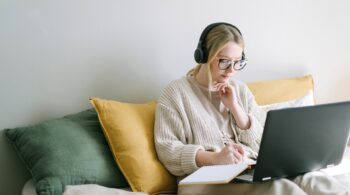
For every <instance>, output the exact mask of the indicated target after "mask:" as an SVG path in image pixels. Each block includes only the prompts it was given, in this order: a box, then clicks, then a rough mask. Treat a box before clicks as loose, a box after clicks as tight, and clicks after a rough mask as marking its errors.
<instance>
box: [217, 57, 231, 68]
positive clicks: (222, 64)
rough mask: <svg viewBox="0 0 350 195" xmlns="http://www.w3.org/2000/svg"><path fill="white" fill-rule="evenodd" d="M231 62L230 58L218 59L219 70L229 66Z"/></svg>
mask: <svg viewBox="0 0 350 195" xmlns="http://www.w3.org/2000/svg"><path fill="white" fill-rule="evenodd" d="M231 64H232V62H231V60H227V59H219V69H220V70H226V69H228V68H229V67H230V66H231Z"/></svg>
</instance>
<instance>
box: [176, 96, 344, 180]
mask: <svg viewBox="0 0 350 195" xmlns="http://www.w3.org/2000/svg"><path fill="white" fill-rule="evenodd" d="M349 131H350V101H346V102H336V103H328V104H319V105H314V106H305V107H297V108H285V109H279V110H271V111H269V112H268V113H267V117H266V121H265V126H264V132H263V135H262V139H261V144H260V150H259V154H258V158H257V160H256V165H255V167H254V169H253V170H250V171H247V168H248V167H249V166H248V164H247V163H239V164H233V165H226V166H223V165H215V166H209V167H210V168H208V167H202V168H203V169H202V168H200V169H198V170H197V171H195V172H194V173H192V174H191V175H189V176H188V177H186V178H185V179H183V180H181V181H180V182H179V185H189V184H219V183H228V182H230V181H232V180H233V179H234V178H235V179H236V180H239V181H245V182H253V183H255V182H262V181H267V180H271V179H277V178H283V177H294V176H297V175H299V174H303V173H306V172H309V171H314V170H319V169H322V168H327V167H332V166H335V165H337V164H339V163H340V161H341V160H342V157H343V154H344V152H345V148H346V144H347V141H348V138H349ZM219 170H220V171H219ZM197 172H200V174H198V173H197ZM242 172H245V173H244V174H241V173H242ZM197 174H198V175H199V176H200V177H199V176H198V175H197ZM193 175H195V176H193ZM214 176H215V177H214ZM199 181H200V182H199Z"/></svg>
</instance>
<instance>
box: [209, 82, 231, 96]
mask: <svg viewBox="0 0 350 195" xmlns="http://www.w3.org/2000/svg"><path fill="white" fill-rule="evenodd" d="M213 87H214V89H216V90H217V91H219V92H220V94H221V93H222V94H225V93H226V92H227V90H229V86H228V84H227V83H216V84H214V86H213Z"/></svg>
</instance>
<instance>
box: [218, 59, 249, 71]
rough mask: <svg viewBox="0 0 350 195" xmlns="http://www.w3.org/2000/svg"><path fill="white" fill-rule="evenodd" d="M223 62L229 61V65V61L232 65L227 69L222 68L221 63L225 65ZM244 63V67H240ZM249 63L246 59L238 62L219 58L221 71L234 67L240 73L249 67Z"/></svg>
mask: <svg viewBox="0 0 350 195" xmlns="http://www.w3.org/2000/svg"><path fill="white" fill-rule="evenodd" d="M223 60H225V61H227V63H228V61H229V62H230V64H229V65H228V66H227V67H225V68H222V66H220V64H221V63H224V62H222V61H223ZM242 63H243V64H244V65H243V66H241V65H240V64H242ZM247 63H248V60H246V59H245V58H242V59H240V60H237V61H234V60H229V59H225V58H218V68H219V69H220V70H227V69H229V68H231V66H233V69H234V70H236V71H239V70H242V69H243V68H244V67H245V66H246V65H247ZM237 64H238V65H240V66H238V67H239V68H237Z"/></svg>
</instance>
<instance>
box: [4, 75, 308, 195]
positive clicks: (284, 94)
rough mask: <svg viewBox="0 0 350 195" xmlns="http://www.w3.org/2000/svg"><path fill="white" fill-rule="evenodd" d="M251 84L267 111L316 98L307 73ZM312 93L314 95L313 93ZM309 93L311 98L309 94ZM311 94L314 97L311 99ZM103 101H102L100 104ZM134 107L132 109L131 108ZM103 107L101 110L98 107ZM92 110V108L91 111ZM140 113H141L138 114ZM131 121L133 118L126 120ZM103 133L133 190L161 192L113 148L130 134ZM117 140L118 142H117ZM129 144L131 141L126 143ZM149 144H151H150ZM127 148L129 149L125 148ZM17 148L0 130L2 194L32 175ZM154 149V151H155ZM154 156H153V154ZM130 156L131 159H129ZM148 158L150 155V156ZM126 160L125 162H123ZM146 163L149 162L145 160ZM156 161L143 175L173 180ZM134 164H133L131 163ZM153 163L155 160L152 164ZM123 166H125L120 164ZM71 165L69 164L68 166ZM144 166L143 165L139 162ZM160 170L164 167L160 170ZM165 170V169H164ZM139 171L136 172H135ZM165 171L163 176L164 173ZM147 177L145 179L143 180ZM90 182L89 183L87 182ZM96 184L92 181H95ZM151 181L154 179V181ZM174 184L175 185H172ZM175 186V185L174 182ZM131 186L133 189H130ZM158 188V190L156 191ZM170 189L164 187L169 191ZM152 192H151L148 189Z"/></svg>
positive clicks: (97, 102)
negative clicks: (115, 138)
mask: <svg viewBox="0 0 350 195" xmlns="http://www.w3.org/2000/svg"><path fill="white" fill-rule="evenodd" d="M248 87H249V88H250V90H251V91H252V93H253V94H254V96H255V98H256V101H257V103H258V104H259V105H261V107H262V108H263V109H265V110H269V109H275V108H281V107H287V106H303V105H305V104H310V101H311V102H312V103H314V97H313V93H312V92H313V90H314V83H313V78H312V76H311V75H306V76H301V77H296V78H287V79H280V80H269V81H257V82H252V83H248ZM310 94H311V95H310ZM306 96H308V97H306ZM310 97H311V100H310ZM101 101H102V103H101ZM91 103H92V104H93V105H94V108H95V109H96V110H97V112H98V113H99V111H100V112H106V111H105V110H103V109H105V108H106V107H109V106H111V107H113V106H115V107H116V108H117V109H118V110H121V109H125V110H127V112H130V113H135V106H134V105H129V104H127V105H125V104H124V103H120V102H114V101H112V100H103V99H99V98H92V99H91ZM154 105H155V102H151V103H148V104H140V105H137V106H141V107H140V108H139V107H137V108H136V110H137V109H141V110H147V109H148V110H150V113H152V112H153V111H154V110H153V109H154ZM130 106H131V109H130ZM99 109H100V110H99ZM90 111H91V110H90ZM137 116H138V115H137ZM99 120H100V121H101V125H102V127H103V129H106V128H116V127H114V126H113V124H110V123H107V122H103V120H105V121H108V120H110V119H108V116H107V118H106V116H103V115H102V114H101V113H99ZM118 120H119V121H118V127H117V128H122V127H120V126H119V124H120V123H121V122H123V120H124V121H125V117H124V118H123V117H121V118H119V119H118ZM127 120H128V121H129V120H132V119H130V118H128V119H127ZM140 120H150V121H151V120H154V119H152V118H147V119H144V118H142V119H140ZM137 122H138V121H134V122H131V123H137ZM152 124H153V123H149V124H148V123H147V124H146V125H148V126H151V125H152ZM104 135H105V136H106V137H107V138H108V144H109V147H110V149H111V151H112V155H111V156H113V158H114V159H115V160H116V163H117V165H119V168H121V172H122V173H123V174H124V176H126V180H127V182H129V184H130V183H131V185H130V187H131V189H132V190H134V191H143V189H147V190H151V191H152V190H153V192H152V193H154V192H159V189H153V188H142V185H146V184H147V185H150V183H146V184H142V185H141V184H140V185H139V186H141V187H137V185H136V184H135V185H133V184H132V183H134V182H136V183H137V182H141V183H142V182H143V181H137V180H135V181H134V180H133V178H131V177H133V176H134V175H132V174H135V173H129V172H128V171H129V170H127V169H128V166H129V165H123V163H124V164H129V163H128V161H130V162H132V160H133V159H132V158H131V159H130V156H128V155H126V156H118V155H119V153H125V152H119V153H118V151H115V150H118V149H120V145H119V146H118V147H119V148H114V146H113V141H114V142H115V140H113V136H119V137H120V136H128V135H129V133H127V134H118V135H114V134H112V133H111V132H104ZM146 141H147V140H139V141H138V142H140V143H143V142H146ZM117 142H118V141H117ZM126 144H128V143H126ZM148 144H149V143H148ZM124 146H125V144H124V145H123V147H124ZM145 147H146V149H145V148H141V149H143V150H148V149H147V147H151V149H152V146H148V145H146V146H145ZM127 149H128V148H126V150H125V151H128V150H127ZM17 150H18V148H17V149H15V147H13V146H11V144H10V142H9V139H7V138H6V136H5V131H4V130H1V131H0V177H1V179H0V181H1V182H0V194H9V195H17V194H18V195H19V194H21V192H22V189H23V186H24V184H25V183H26V182H27V181H28V180H30V179H31V178H32V175H31V173H30V172H29V171H28V168H27V167H28V165H27V167H25V166H24V164H23V162H22V161H23V160H21V158H20V157H19V156H18V155H17V152H18V151H17ZM153 152H154V151H153ZM152 155H153V156H152ZM152 155H151V157H149V158H152V160H153V161H154V162H156V161H157V158H156V156H155V157H154V154H152ZM127 157H128V158H127ZM147 158H148V157H147ZM110 160H111V161H113V159H112V158H111V159H110ZM122 161H124V162H122ZM143 163H144V164H147V162H143ZM156 163H157V166H158V167H157V168H155V169H154V170H155V171H153V172H152V173H147V171H146V172H145V173H143V175H147V174H149V175H152V174H153V173H154V172H157V171H159V172H161V171H163V172H162V173H160V175H157V174H155V176H157V177H161V178H160V180H164V179H162V178H166V179H165V180H167V182H174V181H175V180H172V179H174V178H172V176H169V175H167V174H169V173H167V172H166V170H165V169H164V167H163V168H162V167H160V168H159V166H161V164H160V163H159V162H156ZM130 164H132V163H130ZM153 164H154V163H153ZM120 165H122V166H120ZM68 166H69V165H68ZM140 166H141V165H140ZM147 166H153V165H152V164H149V165H147ZM160 169H161V170H160ZM164 170H165V171H164ZM136 174H137V173H136ZM162 174H163V175H162ZM150 178H151V179H154V177H153V178H152V176H150ZM144 180H145V179H144ZM156 182H164V181H155V182H153V183H156ZM86 183H88V182H86ZM92 183H93V182H92ZM151 183H152V181H151ZM172 185H173V184H172ZM175 185H176V184H175ZM172 188H174V187H172ZM175 188H176V186H175ZM129 189H130V188H129ZM157 190H158V191H157ZM166 191H167V190H165V192H166ZM146 192H149V191H146Z"/></svg>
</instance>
